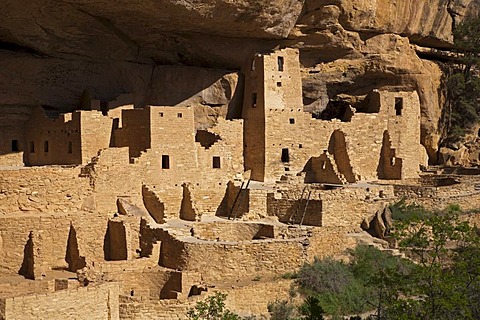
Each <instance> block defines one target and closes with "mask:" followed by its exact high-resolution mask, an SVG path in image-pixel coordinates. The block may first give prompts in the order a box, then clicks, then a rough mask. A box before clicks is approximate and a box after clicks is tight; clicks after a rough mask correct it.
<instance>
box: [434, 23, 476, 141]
mask: <svg viewBox="0 0 480 320" xmlns="http://www.w3.org/2000/svg"><path fill="white" fill-rule="evenodd" d="M454 46H455V50H456V51H457V52H458V53H459V59H458V62H459V64H457V65H450V67H449V70H448V72H447V80H446V84H447V101H446V108H445V112H444V117H443V120H444V121H443V122H444V126H445V130H446V134H447V138H446V140H445V141H444V142H455V141H458V140H460V139H461V138H462V137H463V136H464V135H465V133H467V132H468V130H469V129H470V128H471V127H472V125H473V124H475V123H477V122H478V121H479V120H480V104H479V103H478V102H479V101H480V78H479V76H478V71H479V70H478V66H479V65H480V64H479V63H480V56H479V54H480V17H476V18H474V19H470V20H466V21H464V22H463V23H461V24H460V25H458V26H457V27H456V28H455V30H454Z"/></svg>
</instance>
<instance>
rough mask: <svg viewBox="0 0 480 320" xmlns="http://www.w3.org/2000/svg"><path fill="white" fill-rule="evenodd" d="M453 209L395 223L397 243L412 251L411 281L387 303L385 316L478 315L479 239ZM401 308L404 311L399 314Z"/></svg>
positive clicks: (454, 316) (479, 278)
mask: <svg viewBox="0 0 480 320" xmlns="http://www.w3.org/2000/svg"><path fill="white" fill-rule="evenodd" d="M459 214H460V209H459V207H458V206H451V207H449V208H447V209H446V210H444V211H442V212H437V213H436V214H433V215H430V216H429V217H428V218H426V219H417V220H414V221H410V222H408V223H406V222H400V223H397V225H396V228H397V231H396V236H397V238H398V240H399V245H400V246H401V247H403V248H405V249H408V251H410V252H411V253H412V254H413V255H414V257H415V261H417V267H416V268H414V269H413V272H412V273H411V274H410V277H411V280H412V281H413V283H414V284H415V285H414V286H411V287H409V289H410V290H409V291H405V292H404V295H403V298H402V299H401V301H397V303H396V304H392V305H391V306H390V308H389V310H388V311H387V314H388V312H390V316H389V317H387V319H388V318H391V319H419V318H420V319H478V310H479V306H480V301H479V300H478V290H477V289H478V288H479V285H480V256H478V255H477V254H475V253H479V252H480V241H479V240H480V239H479V236H478V233H477V232H476V230H475V229H474V228H472V227H471V226H470V225H469V224H468V223H467V222H462V221H461V220H460V219H459ZM406 308H408V309H409V310H410V311H409V314H406V313H403V314H402V311H403V312H404V311H405V309H406ZM387 309H388V308H387ZM394 315H395V316H394ZM400 315H402V317H400Z"/></svg>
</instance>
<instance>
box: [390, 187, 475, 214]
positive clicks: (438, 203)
mask: <svg viewBox="0 0 480 320" xmlns="http://www.w3.org/2000/svg"><path fill="white" fill-rule="evenodd" d="M394 189H395V196H396V198H397V200H400V199H402V198H405V199H406V200H407V201H408V202H410V203H412V202H413V203H416V204H419V205H422V206H424V207H425V208H427V209H429V210H441V209H444V208H446V207H447V206H448V205H451V204H458V205H459V206H460V207H461V208H462V209H463V210H474V209H479V208H480V190H476V188H475V183H468V182H463V183H461V184H457V185H452V186H448V187H446V186H444V187H425V186H419V185H395V186H394Z"/></svg>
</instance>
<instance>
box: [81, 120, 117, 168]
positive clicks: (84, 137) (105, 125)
mask: <svg viewBox="0 0 480 320" xmlns="http://www.w3.org/2000/svg"><path fill="white" fill-rule="evenodd" d="M77 112H79V113H80V135H81V143H82V144H81V152H82V162H81V163H83V164H86V163H88V162H90V160H91V159H92V158H93V157H94V156H96V155H97V153H98V151H99V150H101V149H105V148H108V147H109V146H110V140H111V133H112V119H111V118H110V117H107V116H104V115H102V113H101V112H94V111H77Z"/></svg>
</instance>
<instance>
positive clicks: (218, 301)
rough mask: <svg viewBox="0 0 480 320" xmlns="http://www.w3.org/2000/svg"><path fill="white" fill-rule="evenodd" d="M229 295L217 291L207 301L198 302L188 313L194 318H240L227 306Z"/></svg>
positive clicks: (195, 319) (233, 319) (228, 319)
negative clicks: (226, 301)
mask: <svg viewBox="0 0 480 320" xmlns="http://www.w3.org/2000/svg"><path fill="white" fill-rule="evenodd" d="M225 299H227V295H226V294H224V293H221V292H216V293H215V295H213V296H210V297H208V298H207V299H206V300H205V301H199V302H197V304H196V306H195V308H194V309H190V310H189V311H188V313H187V315H188V318H189V319H193V320H240V319H241V318H240V317H239V316H238V315H236V314H234V313H233V312H231V311H230V310H228V309H227V308H225Z"/></svg>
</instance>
